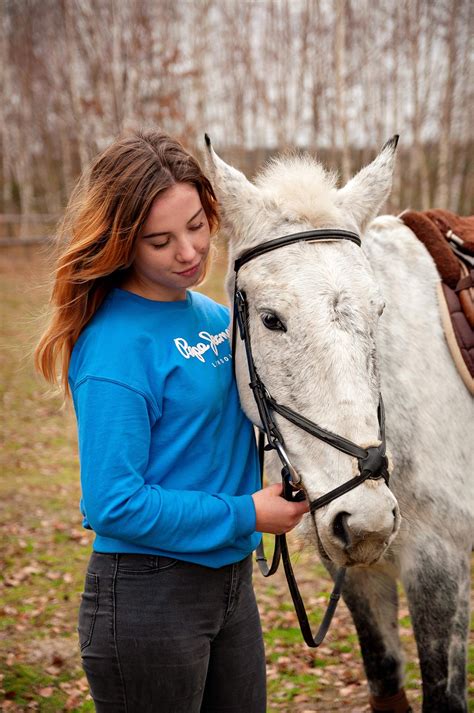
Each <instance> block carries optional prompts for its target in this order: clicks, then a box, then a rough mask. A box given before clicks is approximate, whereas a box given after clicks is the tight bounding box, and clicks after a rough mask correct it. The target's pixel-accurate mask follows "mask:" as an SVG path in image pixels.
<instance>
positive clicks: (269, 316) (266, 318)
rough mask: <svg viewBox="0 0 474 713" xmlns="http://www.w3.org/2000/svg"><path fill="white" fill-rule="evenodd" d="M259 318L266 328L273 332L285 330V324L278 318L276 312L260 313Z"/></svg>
mask: <svg viewBox="0 0 474 713" xmlns="http://www.w3.org/2000/svg"><path fill="white" fill-rule="evenodd" d="M261 319H262V322H263V324H264V325H265V327H266V328H267V329H271V330H273V331H274V332H286V327H285V325H284V324H283V322H281V321H280V320H279V319H278V317H277V316H276V314H273V313H272V312H265V313H264V314H262V315H261Z"/></svg>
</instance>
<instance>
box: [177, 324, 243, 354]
mask: <svg viewBox="0 0 474 713" xmlns="http://www.w3.org/2000/svg"><path fill="white" fill-rule="evenodd" d="M198 336H199V337H200V338H201V339H202V340H203V341H202V342H198V343H197V344H195V345H194V346H192V345H191V344H188V342H187V341H186V339H184V338H183V337H178V338H177V339H175V340H174V343H175V345H176V348H177V350H178V351H179V353H180V354H181V356H183V357H184V358H185V359H191V358H192V357H196V359H199V361H202V362H205V361H206V359H205V358H204V354H206V352H207V351H209V349H211V350H212V351H213V352H214V354H215V355H216V356H218V355H219V350H218V346H219V344H222V343H224V342H228V340H229V337H230V330H229V329H228V328H227V329H226V330H224V331H223V332H219V333H218V334H209V332H199V335H198Z"/></svg>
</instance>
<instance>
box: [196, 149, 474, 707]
mask: <svg viewBox="0 0 474 713" xmlns="http://www.w3.org/2000/svg"><path fill="white" fill-rule="evenodd" d="M395 149H396V140H391V141H389V142H388V143H387V144H386V145H385V146H384V148H383V149H382V151H381V152H380V154H379V155H378V156H377V158H376V159H375V160H374V161H373V162H372V163H371V164H370V165H368V166H366V167H365V168H364V169H362V170H361V171H360V172H359V173H358V174H357V175H356V176H355V177H354V178H352V180H350V181H349V182H348V183H347V185H346V186H344V187H343V188H341V189H339V190H337V189H336V187H335V182H336V178H335V176H334V175H332V174H329V173H327V172H326V171H325V170H324V169H323V168H322V167H321V166H320V165H319V164H318V163H317V162H316V161H315V160H314V159H313V158H311V157H310V156H308V155H303V156H301V155H289V156H286V157H285V156H284V157H281V158H278V159H277V160H274V161H272V162H270V164H269V165H268V166H267V167H266V168H265V169H264V170H263V172H262V173H261V174H260V175H259V176H258V177H257V179H256V180H255V182H254V183H251V182H249V181H248V180H247V178H246V177H245V176H244V175H243V174H242V173H241V172H239V171H237V170H236V169H235V168H232V167H231V166H229V165H227V164H226V163H225V162H224V161H222V160H221V159H220V158H219V157H218V156H217V155H216V154H215V152H214V151H213V149H212V148H211V146H210V142H208V154H209V156H208V167H209V173H210V176H211V180H212V181H213V185H214V188H215V190H216V193H217V196H218V199H219V202H220V206H221V211H222V219H223V227H224V229H225V232H226V234H227V235H228V236H229V251H230V269H229V275H228V289H229V293H230V296H231V297H232V290H233V269H232V266H233V262H234V260H235V258H237V257H238V256H239V255H240V254H241V253H242V252H243V251H244V250H246V249H248V248H249V247H251V246H255V245H258V244H261V243H264V242H266V241H269V240H271V239H273V238H276V237H280V236H283V235H288V234H290V233H296V232H301V231H305V230H311V229H319V228H339V229H344V230H350V231H356V232H357V233H358V234H359V235H360V236H361V238H362V249H361V248H359V247H358V246H357V245H355V244H353V243H351V242H349V241H347V240H340V241H335V242H320V243H315V244H310V243H297V244H293V245H288V246H285V247H282V248H279V249H278V250H275V251H272V252H269V253H267V254H264V255H261V256H259V257H258V258H256V259H254V260H252V261H250V262H249V263H247V264H246V265H244V266H243V267H242V269H241V270H240V272H239V287H240V289H242V290H244V291H245V293H246V296H247V300H248V304H249V329H250V336H251V342H252V351H253V357H254V360H255V364H256V368H257V371H258V374H259V376H260V378H261V379H262V381H263V383H264V384H265V386H266V387H267V388H268V390H269V392H270V393H271V395H272V396H273V398H274V399H275V400H276V401H277V402H279V403H280V404H284V405H286V406H289V407H290V408H292V409H293V410H294V411H297V412H298V413H300V414H302V415H304V416H306V417H307V418H308V419H311V420H312V421H313V422H315V423H317V424H318V425H320V426H322V427H323V428H326V429H328V430H330V431H332V432H334V433H337V434H340V435H341V436H345V437H346V438H349V439H350V440H351V441H353V442H355V443H357V444H359V445H361V446H366V447H367V446H369V445H374V443H378V441H377V434H378V421H377V404H378V398H379V390H381V392H382V394H383V398H384V401H385V410H386V421H387V443H388V447H389V450H390V454H391V459H392V460H391V479H390V484H389V485H390V487H387V485H386V484H385V482H384V480H382V479H380V480H366V481H365V482H364V483H363V484H361V485H359V486H358V487H357V488H355V489H354V490H351V491H350V492H348V493H346V494H345V495H343V496H341V497H339V498H337V499H336V500H333V501H332V502H331V503H330V504H328V505H327V506H326V507H324V508H322V509H321V510H317V511H316V513H315V515H314V516H311V515H307V516H306V518H305V519H306V522H305V525H304V528H305V535H306V536H307V537H309V538H310V539H312V541H313V542H314V544H315V545H316V546H317V548H318V550H319V552H320V555H321V557H322V560H323V562H324V563H325V564H326V566H327V567H328V569H329V570H330V571H331V572H332V573H333V572H334V570H335V568H336V567H337V566H343V565H344V566H346V567H348V571H347V576H346V583H345V588H344V592H343V596H344V599H345V601H346V603H347V605H348V607H349V609H350V611H351V613H352V616H353V619H354V622H355V626H356V628H357V631H358V635H359V640H360V645H361V649H362V655H363V660H364V666H365V671H366V674H367V678H368V682H369V689H370V693H371V705H372V710H374V711H376V710H384V711H389V710H392V711H396V713H399V712H400V711H403V712H405V711H407V710H410V709H409V704H408V702H407V699H406V697H405V694H404V692H403V679H404V666H403V655H402V651H401V647H400V640H399V634H398V624H397V587H396V581H397V579H398V578H399V579H400V580H401V582H402V583H403V586H404V589H405V592H406V595H407V598H408V603H409V608H410V614H411V617H412V622H413V629H414V633H415V637H416V642H417V646H418V652H419V658H420V666H421V672H422V678H423V711H426V712H428V711H429V712H430V713H448V711H449V712H450V713H454V712H456V713H457V712H459V713H464V712H465V711H467V701H466V642H467V636H468V622H469V591H470V557H471V549H472V545H473V540H474V513H473V510H474V480H473V477H472V470H470V466H471V468H472V448H471V446H470V443H472V440H471V435H472V434H470V433H469V429H470V426H472V422H473V421H472V417H473V409H472V400H471V397H470V395H469V393H468V391H467V389H466V387H465V386H464V384H463V382H462V380H461V378H460V377H459V375H458V373H457V371H456V368H455V366H454V364H453V361H452V359H451V356H450V353H449V351H448V347H447V345H446V343H445V339H444V336H443V331H442V327H441V323H440V317H439V312H438V303H437V295H436V285H437V283H438V281H439V277H438V274H437V272H436V269H435V266H434V263H433V261H432V259H431V257H430V256H429V254H428V252H427V251H426V250H425V248H424V247H423V246H422V245H421V243H419V241H418V240H417V239H416V238H415V236H414V235H413V233H412V232H411V231H410V230H409V228H407V227H406V226H405V225H404V224H403V222H402V221H401V220H399V219H398V218H396V217H393V216H387V215H386V216H381V217H379V218H377V219H375V220H374V216H375V215H376V214H377V212H378V210H379V209H380V207H381V205H382V204H383V203H384V201H385V199H386V198H387V196H388V194H389V191H390V188H391V183H392V173H393V167H394V156H395ZM382 312H383V316H382V317H381V319H380V322H379V317H380V316H381V315H382ZM269 327H270V328H269ZM237 343H238V348H237V353H236V374H237V379H238V385H239V391H240V396H241V400H242V404H243V407H244V409H245V411H246V413H247V414H248V416H249V417H250V418H251V419H252V420H253V422H254V423H255V424H257V425H258V424H259V417H258V412H257V409H256V405H255V402H254V399H253V395H252V393H251V391H250V389H249V386H248V382H249V377H248V369H247V363H246V359H245V355H244V350H243V347H242V344H241V343H240V340H237ZM275 420H276V422H277V424H278V427H279V429H280V431H281V433H282V435H283V438H284V442H285V447H286V450H287V452H288V455H289V457H290V460H291V462H292V464H293V465H294V466H295V467H296V470H297V471H298V473H299V474H300V476H301V478H302V482H303V485H304V489H305V491H306V493H307V496H308V498H309V499H310V500H313V499H315V498H317V497H319V496H321V495H323V494H324V493H326V492H328V491H330V490H332V489H333V488H335V487H336V486H339V485H341V484H342V483H344V482H345V481H347V480H349V479H350V478H351V477H353V476H354V475H355V474H356V472H357V469H356V464H355V462H354V459H353V458H351V457H348V456H347V455H345V454H343V453H340V452H339V451H337V450H335V449H334V448H331V447H330V446H329V445H326V444H324V443H322V442H321V441H320V440H318V439H317V438H314V437H313V436H311V435H309V434H307V433H305V432H304V431H302V430H301V429H299V428H297V427H296V426H294V425H293V424H291V423H290V422H288V421H286V420H284V419H282V418H280V417H279V416H278V415H275ZM277 470H278V469H277Z"/></svg>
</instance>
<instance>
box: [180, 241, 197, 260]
mask: <svg viewBox="0 0 474 713" xmlns="http://www.w3.org/2000/svg"><path fill="white" fill-rule="evenodd" d="M195 255H196V247H195V246H194V243H193V240H192V239H191V238H183V239H182V240H181V241H180V242H179V244H178V250H177V253H176V259H177V260H179V261H180V262H191V261H192V260H193V259H194V257H195Z"/></svg>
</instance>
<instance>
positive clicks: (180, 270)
mask: <svg viewBox="0 0 474 713" xmlns="http://www.w3.org/2000/svg"><path fill="white" fill-rule="evenodd" d="M209 247H210V229H209V223H208V220H207V217H206V214H205V212H204V209H203V207H202V205H201V199H200V198H199V193H198V192H197V190H196V188H195V187H194V186H193V185H191V184H190V183H177V184H176V185H174V186H171V188H168V189H167V190H166V191H164V192H163V193H162V194H161V195H160V196H158V198H156V199H155V201H154V202H153V205H152V207H151V210H150V213H149V215H148V218H147V219H146V221H145V224H144V226H143V229H142V230H141V232H140V235H139V236H138V238H137V244H136V252H135V258H134V261H133V263H132V271H131V275H130V278H129V279H128V280H127V282H126V284H125V285H124V287H125V288H126V289H130V290H131V291H132V292H136V293H137V294H139V295H141V296H142V297H147V298H148V299H154V300H160V301H163V302H171V301H175V300H182V299H185V298H186V289H187V288H188V287H191V286H192V285H195V284H196V283H197V282H199V280H200V278H201V276H202V273H203V270H204V266H205V261H206V257H207V255H208V253H209Z"/></svg>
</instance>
